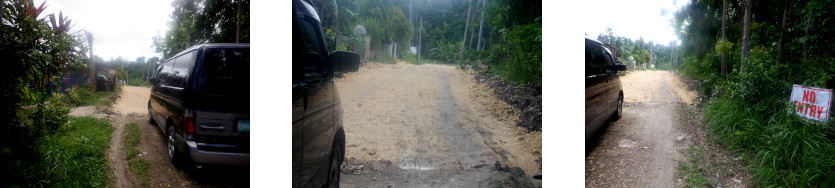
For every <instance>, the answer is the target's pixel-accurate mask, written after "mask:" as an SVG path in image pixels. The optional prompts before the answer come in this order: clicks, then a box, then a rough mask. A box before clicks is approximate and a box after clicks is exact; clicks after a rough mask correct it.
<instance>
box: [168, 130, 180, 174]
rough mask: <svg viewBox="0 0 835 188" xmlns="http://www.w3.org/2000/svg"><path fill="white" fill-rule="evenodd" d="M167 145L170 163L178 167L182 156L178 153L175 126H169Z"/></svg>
mask: <svg viewBox="0 0 835 188" xmlns="http://www.w3.org/2000/svg"><path fill="white" fill-rule="evenodd" d="M165 143H166V146H167V147H166V148H167V149H168V161H170V162H171V164H174V165H176V164H177V163H178V162H179V161H180V155H179V154H178V152H177V140H176V138H174V126H168V131H167V132H166V135H165Z"/></svg>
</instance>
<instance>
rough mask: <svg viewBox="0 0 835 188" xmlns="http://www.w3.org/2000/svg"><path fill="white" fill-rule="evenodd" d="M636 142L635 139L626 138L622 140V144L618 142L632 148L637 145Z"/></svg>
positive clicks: (624, 146)
mask: <svg viewBox="0 0 835 188" xmlns="http://www.w3.org/2000/svg"><path fill="white" fill-rule="evenodd" d="M636 143H637V142H635V141H634V140H626V139H625V140H620V144H618V147H622V148H632V147H635V144H636Z"/></svg>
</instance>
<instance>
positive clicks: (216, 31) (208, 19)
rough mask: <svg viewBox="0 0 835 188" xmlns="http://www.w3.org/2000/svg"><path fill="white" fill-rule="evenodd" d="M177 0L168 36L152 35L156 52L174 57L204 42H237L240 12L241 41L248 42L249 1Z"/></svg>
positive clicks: (164, 57) (172, 4) (164, 56)
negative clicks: (239, 3) (239, 4)
mask: <svg viewBox="0 0 835 188" xmlns="http://www.w3.org/2000/svg"><path fill="white" fill-rule="evenodd" d="M233 2H235V3H233ZM237 2H238V1H233V0H215V1H205V0H175V1H174V2H172V3H171V6H172V7H174V9H173V10H174V11H173V12H172V13H171V19H172V21H171V22H170V23H169V27H170V28H169V30H168V32H166V34H165V36H160V35H159V34H158V35H157V36H155V37H154V38H153V46H154V47H155V50H156V52H158V53H162V54H163V59H168V58H171V57H172V56H174V55H176V54H177V53H179V52H181V51H183V50H185V49H186V48H188V47H191V46H193V45H197V44H202V43H234V42H235V37H236V33H237V24H236V23H238V19H237V18H238V16H237V15H238V14H239V13H240V28H241V29H240V36H238V37H239V39H240V42H241V43H249V36H250V34H249V21H250V18H249V13H250V12H249V7H250V2H249V0H240V2H241V6H240V7H241V9H240V10H238V3H237Z"/></svg>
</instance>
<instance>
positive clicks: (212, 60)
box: [202, 48, 249, 97]
mask: <svg viewBox="0 0 835 188" xmlns="http://www.w3.org/2000/svg"><path fill="white" fill-rule="evenodd" d="M203 79H204V83H203V86H202V92H203V93H205V94H206V95H215V96H241V97H249V48H209V49H206V50H205V52H204V57H203Z"/></svg>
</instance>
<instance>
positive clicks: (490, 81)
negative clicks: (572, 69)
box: [461, 61, 542, 131]
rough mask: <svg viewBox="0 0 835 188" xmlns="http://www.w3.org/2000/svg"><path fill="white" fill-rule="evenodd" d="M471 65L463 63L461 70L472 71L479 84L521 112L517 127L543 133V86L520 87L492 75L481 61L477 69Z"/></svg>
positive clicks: (529, 85) (529, 84)
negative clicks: (486, 86) (485, 86)
mask: <svg viewBox="0 0 835 188" xmlns="http://www.w3.org/2000/svg"><path fill="white" fill-rule="evenodd" d="M470 64H471V63H462V64H461V69H464V70H468V69H472V70H473V71H474V72H475V79H476V80H477V81H478V82H479V83H482V84H486V85H488V86H490V88H492V89H493V93H494V94H495V95H496V97H498V98H499V99H501V100H503V101H505V102H506V103H507V104H508V105H510V106H513V108H515V109H517V110H519V112H520V113H521V116H520V117H519V120H518V121H517V123H516V125H517V126H519V127H524V128H525V129H527V130H528V131H542V84H534V83H528V84H524V85H520V84H518V83H516V82H513V81H505V80H504V79H502V78H501V77H500V76H499V75H493V74H492V73H490V72H489V71H488V70H489V68H490V67H489V66H488V65H485V64H482V62H481V61H477V62H476V63H475V64H476V66H475V67H472V66H470Z"/></svg>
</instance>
